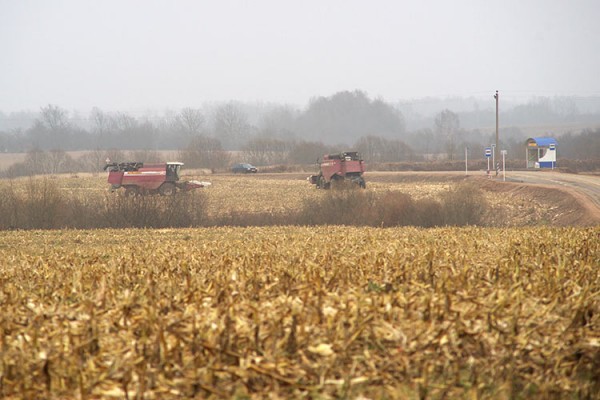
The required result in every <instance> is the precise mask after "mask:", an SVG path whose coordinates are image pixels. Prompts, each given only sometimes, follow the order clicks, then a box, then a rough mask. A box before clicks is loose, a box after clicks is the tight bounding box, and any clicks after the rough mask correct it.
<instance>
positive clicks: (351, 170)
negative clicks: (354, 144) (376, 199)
mask: <svg viewBox="0 0 600 400" xmlns="http://www.w3.org/2000/svg"><path fill="white" fill-rule="evenodd" d="M319 167H320V171H319V174H318V175H311V176H309V177H308V180H309V181H310V183H312V184H313V185H316V186H317V188H320V189H329V188H330V187H331V183H332V182H342V181H351V182H354V183H356V184H357V185H359V186H360V187H361V188H363V189H364V188H365V187H366V186H367V184H366V183H365V180H364V178H363V173H364V172H365V162H364V161H363V160H362V159H361V158H360V155H359V154H358V152H356V151H346V152H343V153H339V154H326V155H325V156H323V160H321V162H320V163H319Z"/></svg>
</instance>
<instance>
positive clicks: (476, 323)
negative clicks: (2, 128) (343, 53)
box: [0, 226, 600, 399]
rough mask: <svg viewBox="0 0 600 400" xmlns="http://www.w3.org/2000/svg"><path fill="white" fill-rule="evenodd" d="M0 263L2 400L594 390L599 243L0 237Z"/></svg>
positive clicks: (183, 232)
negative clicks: (29, 399)
mask: <svg viewBox="0 0 600 400" xmlns="http://www.w3.org/2000/svg"><path fill="white" fill-rule="evenodd" d="M0 260H2V264H1V265H0V308H1V309H2V313H0V397H5V398H51V397H54V398H110V397H114V398H124V397H126V396H128V397H129V398H134V397H136V398H142V397H143V398H150V399H151V398H156V399H158V398H178V397H183V396H187V397H198V398H206V397H210V396H212V397H214V398H267V397H268V398H289V397H294V398H303V397H304V398H329V397H332V398H339V397H342V398H361V396H362V398H373V399H376V398H457V397H458V398H511V397H512V398H530V397H544V398H547V397H561V398H564V397H571V398H593V397H596V396H597V393H599V392H600V387H599V384H598V382H600V375H599V373H600V274H599V273H598V266H599V265H600V228H569V229H551V228H538V229H526V228H513V229H489V228H487V229H483V228H462V229H458V228H454V229H450V228H440V229H430V230H425V229H416V228H394V229H375V228H343V227H334V226H329V227H319V228H299V227H277V228H247V229H242V228H235V229H234V228H215V229H179V230H130V229H124V230H96V231H77V230H72V231H45V232H42V231H31V232H0Z"/></svg>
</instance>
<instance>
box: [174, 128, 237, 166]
mask: <svg viewBox="0 0 600 400" xmlns="http://www.w3.org/2000/svg"><path fill="white" fill-rule="evenodd" d="M179 154H180V157H181V161H183V162H184V163H185V165H186V166H188V167H190V168H210V169H211V170H215V169H217V168H223V167H225V166H227V165H228V164H229V160H230V157H229V154H228V153H227V152H226V151H224V150H223V146H222V145H221V141H220V140H219V139H215V138H210V137H206V136H196V137H194V138H193V139H192V140H191V141H190V143H189V144H188V146H187V147H186V148H185V149H184V150H182V151H181V152H180V153H179Z"/></svg>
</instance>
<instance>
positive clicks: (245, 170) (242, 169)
mask: <svg viewBox="0 0 600 400" xmlns="http://www.w3.org/2000/svg"><path fill="white" fill-rule="evenodd" d="M231 172H233V173H234V174H250V173H254V174H255V173H257V172H258V168H256V167H255V166H254V165H252V164H247V163H240V164H235V165H234V166H233V167H231Z"/></svg>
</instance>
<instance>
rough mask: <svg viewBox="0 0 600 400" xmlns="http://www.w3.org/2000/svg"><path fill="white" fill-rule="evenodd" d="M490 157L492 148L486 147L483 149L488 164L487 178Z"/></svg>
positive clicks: (488, 168)
mask: <svg viewBox="0 0 600 400" xmlns="http://www.w3.org/2000/svg"><path fill="white" fill-rule="evenodd" d="M491 156H492V148H491V147H486V148H485V158H487V163H488V167H487V175H488V177H489V176H490V157H491Z"/></svg>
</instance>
